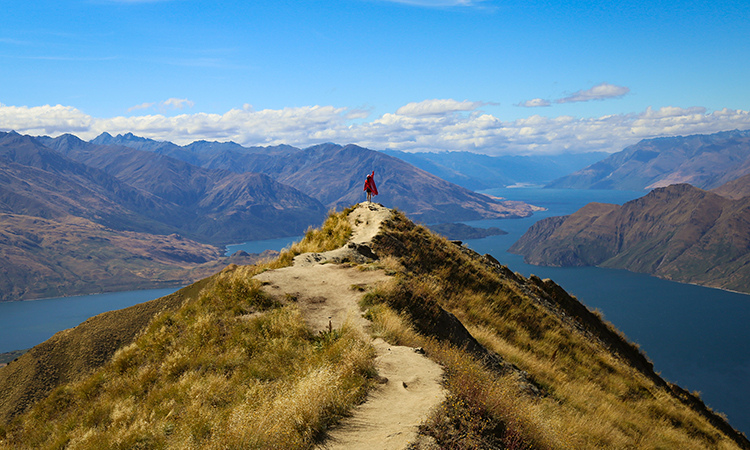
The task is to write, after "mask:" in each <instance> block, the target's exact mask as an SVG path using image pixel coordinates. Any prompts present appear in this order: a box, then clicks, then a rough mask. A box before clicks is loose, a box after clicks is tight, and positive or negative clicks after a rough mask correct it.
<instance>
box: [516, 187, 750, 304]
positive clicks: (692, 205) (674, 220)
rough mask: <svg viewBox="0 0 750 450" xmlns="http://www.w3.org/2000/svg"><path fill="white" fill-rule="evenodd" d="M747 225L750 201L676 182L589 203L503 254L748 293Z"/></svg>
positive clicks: (543, 223) (540, 225)
mask: <svg viewBox="0 0 750 450" xmlns="http://www.w3.org/2000/svg"><path fill="white" fill-rule="evenodd" d="M735 188H736V186H735ZM748 223H750V197H744V198H741V199H739V200H732V199H731V198H726V197H722V196H719V195H717V194H715V193H713V192H708V191H704V190H702V189H698V188H695V187H693V186H690V185H688V184H678V185H672V186H669V187H666V188H659V189H654V190H653V191H652V192H651V193H649V194H648V195H646V196H644V197H642V198H639V199H636V200H633V201H630V202H628V203H626V204H624V205H622V206H619V205H608V204H601V203H591V204H588V205H586V206H585V207H583V208H581V209H580V210H578V211H577V212H575V213H574V214H572V215H570V216H565V217H551V218H547V219H544V220H540V221H539V222H537V223H536V224H535V225H534V226H532V227H531V228H529V230H528V231H527V232H526V234H524V236H523V237H522V238H521V239H519V240H518V242H516V243H515V244H513V246H512V247H511V248H510V250H509V251H510V252H512V253H517V254H520V255H523V256H524V259H525V260H526V262H528V263H530V264H537V265H549V266H587V265H592V266H594V265H595V266H601V267H610V268H617V269H627V270H631V271H634V272H642V273H647V274H651V275H655V276H658V277H661V278H665V279H669V280H674V281H681V282H690V283H697V284H702V285H705V286H711V287H718V288H724V289H731V290H737V291H741V292H750V265H748V262H750V227H748Z"/></svg>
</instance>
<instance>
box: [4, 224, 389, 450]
mask: <svg viewBox="0 0 750 450" xmlns="http://www.w3.org/2000/svg"><path fill="white" fill-rule="evenodd" d="M346 214H347V213H346V212H343V213H331V214H330V215H329V220H328V221H327V222H326V224H324V226H323V227H322V228H321V229H320V230H310V231H308V233H307V234H306V236H305V238H304V239H303V240H302V241H301V242H300V243H298V244H295V245H293V246H292V247H291V248H290V249H289V250H288V251H287V252H285V254H286V256H283V257H282V258H280V259H279V260H276V261H272V262H269V263H266V264H263V265H259V266H244V267H237V266H232V267H228V268H227V269H225V270H224V271H223V272H222V273H220V274H218V275H217V276H215V277H214V281H213V282H212V283H211V284H210V285H209V286H207V287H206V288H205V289H204V290H203V291H202V292H201V293H200V295H199V296H198V297H197V299H195V300H193V301H190V302H187V303H186V304H184V305H183V306H182V308H180V309H178V310H176V311H173V312H163V313H161V314H159V315H157V316H156V317H155V318H154V320H152V322H151V323H150V324H149V326H148V328H147V329H146V330H145V331H144V332H143V333H142V334H141V335H140V336H139V337H138V338H137V339H136V340H135V342H133V343H132V344H131V345H128V346H127V347H124V348H122V349H120V350H118V351H117V353H116V354H115V355H114V357H113V358H112V359H111V361H110V362H109V363H107V364H106V365H105V366H103V367H102V368H100V369H98V370H96V371H95V372H94V373H93V374H92V375H91V376H88V377H86V378H85V379H83V380H81V381H79V382H77V383H72V384H67V385H64V386H61V387H60V388H58V389H56V390H54V391H53V392H52V394H51V395H50V396H49V397H48V398H47V399H46V400H43V401H41V402H39V403H38V404H37V405H36V406H35V407H34V408H32V409H31V410H30V411H28V412H27V413H26V414H24V415H22V416H20V417H18V418H17V419H16V420H15V421H14V422H12V423H11V424H9V425H8V426H7V427H6V428H5V429H3V430H2V434H0V440H1V441H0V444H2V446H4V447H6V448H19V449H28V448H35V449H37V448H38V449H63V448H67V449H104V448H111V449H134V448H143V449H146V448H149V449H191V448H194V449H213V448H216V449H219V448H221V449H227V448H231V449H240V448H242V449H278V448H284V449H303V448H310V447H311V446H312V444H313V443H314V442H315V441H316V439H318V438H319V436H320V435H321V433H324V432H325V430H326V428H327V427H328V426H329V425H330V424H332V423H333V422H335V421H336V420H337V419H338V418H339V417H341V416H342V415H344V414H346V413H347V411H348V410H349V409H350V408H351V407H352V406H353V405H355V404H357V403H359V402H361V401H362V400H363V399H364V396H365V395H366V392H367V391H368V389H369V388H370V387H371V385H372V383H373V381H372V380H373V377H374V376H375V375H376V374H375V370H374V368H373V367H374V366H373V361H374V356H375V355H374V350H373V348H372V347H371V345H370V344H369V343H368V342H366V340H365V339H364V338H363V336H361V335H360V333H359V332H357V331H356V330H354V329H353V328H352V327H350V326H349V325H347V324H345V325H344V326H342V328H340V329H331V330H329V331H328V332H326V333H321V334H318V335H313V334H312V333H311V332H310V331H309V329H308V328H307V326H306V324H305V322H304V321H303V320H302V317H301V314H300V312H299V310H298V309H297V307H296V306H295V305H293V304H292V305H290V306H282V305H280V304H278V303H276V302H274V301H273V300H271V299H270V298H269V297H268V296H267V295H266V294H265V293H264V292H263V291H262V290H261V289H260V283H259V282H258V281H257V280H255V279H253V278H252V277H253V276H254V275H255V274H256V273H259V272H260V271H262V270H266V269H269V268H274V267H279V266H282V265H284V264H286V263H288V262H290V261H291V257H289V256H290V255H292V256H293V255H294V254H295V253H296V254H298V253H302V252H305V251H324V250H327V249H330V248H331V247H333V248H335V247H336V246H339V245H343V244H341V241H342V239H343V240H344V242H345V240H346V238H347V237H348V234H350V233H351V228H350V227H349V226H348V222H347V221H346Z"/></svg>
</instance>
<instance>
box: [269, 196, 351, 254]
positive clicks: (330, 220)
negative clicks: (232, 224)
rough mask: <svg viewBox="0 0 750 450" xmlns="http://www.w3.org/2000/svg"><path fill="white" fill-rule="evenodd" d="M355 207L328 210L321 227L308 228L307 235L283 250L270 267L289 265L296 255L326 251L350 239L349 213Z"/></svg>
mask: <svg viewBox="0 0 750 450" xmlns="http://www.w3.org/2000/svg"><path fill="white" fill-rule="evenodd" d="M353 210H354V207H350V208H347V209H344V210H343V211H340V212H336V211H334V210H331V211H329V212H328V217H327V218H326V221H325V222H323V225H322V226H321V227H320V228H312V227H310V228H308V229H307V231H306V232H305V236H304V237H303V238H302V239H301V240H300V241H299V242H295V243H293V244H292V245H291V246H289V248H286V249H284V250H282V251H281V255H279V257H278V259H277V260H276V261H274V263H273V264H272V265H271V266H270V268H278V267H283V266H289V265H291V264H292V260H293V259H294V257H295V256H297V255H301V254H302V253H308V252H326V251H329V250H335V249H337V248H339V247H341V246H343V245H344V244H346V242H347V241H348V240H349V238H350V237H351V235H352V226H351V224H350V223H349V218H348V217H349V213H351V212H352V211H353Z"/></svg>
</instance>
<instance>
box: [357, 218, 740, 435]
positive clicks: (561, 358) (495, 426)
mask: <svg viewBox="0 0 750 450" xmlns="http://www.w3.org/2000/svg"><path fill="white" fill-rule="evenodd" d="M384 229H385V231H386V232H387V233H389V236H390V237H389V239H387V240H386V239H384V240H382V241H378V242H377V243H376V251H378V252H379V253H380V254H387V255H392V256H394V257H397V258H398V259H399V261H400V262H401V264H402V265H403V266H404V269H403V270H401V272H400V274H399V275H397V277H396V279H397V280H398V281H397V282H395V283H392V284H391V285H388V286H384V287H382V288H381V289H380V290H379V291H377V292H373V293H371V294H369V295H368V296H367V298H366V305H371V306H370V308H371V309H370V311H369V313H368V314H369V317H371V318H373V319H374V320H375V322H376V323H377V324H378V326H377V328H376V329H377V332H378V333H380V334H381V335H382V336H383V337H384V338H386V339H392V340H394V341H395V342H398V343H403V344H405V345H413V346H422V347H424V348H425V349H427V350H428V351H427V353H428V355H429V356H430V357H431V358H434V359H436V360H437V361H439V362H440V363H441V364H443V365H444V366H445V367H446V373H447V374H448V378H447V381H446V386H447V387H448V389H449V391H450V395H449V398H448V400H447V401H446V403H445V404H444V405H443V408H442V410H441V411H440V412H438V414H437V415H436V416H435V417H434V418H433V419H432V420H431V421H429V422H428V423H427V424H425V428H424V430H425V433H427V434H430V435H432V436H433V437H435V438H436V439H437V440H438V442H439V444H440V445H441V446H442V447H443V448H474V447H477V448H482V447H484V448H487V447H492V446H493V445H495V446H498V447H499V448H574V449H627V448H632V449H672V448H675V449H677V448H679V449H698V448H702V449H705V448H712V449H725V448H726V449H728V448H739V447H738V446H737V444H736V443H735V442H734V441H732V440H731V439H729V438H728V437H727V436H726V435H725V434H723V433H721V432H720V431H718V429H717V428H715V427H714V426H712V425H711V424H710V423H709V422H708V421H707V419H706V418H705V417H703V416H702V415H700V414H698V413H697V412H696V411H694V410H692V409H691V408H689V407H687V406H685V405H684V404H683V403H681V402H680V401H679V400H678V399H677V398H676V397H675V396H674V395H672V394H671V393H670V392H669V391H668V389H667V388H665V387H664V386H657V385H655V384H654V382H653V381H652V380H651V379H649V377H647V376H646V375H644V374H643V373H641V372H639V371H638V370H637V369H635V368H634V367H633V366H631V365H630V364H629V363H628V362H627V361H625V360H624V359H622V358H620V357H618V356H616V355H615V354H614V353H612V352H611V351H610V350H608V349H606V348H605V347H604V346H603V345H602V344H601V343H600V342H599V341H598V340H596V339H592V338H591V336H590V335H587V334H583V333H582V332H580V331H579V329H577V328H575V327H572V326H571V325H570V323H569V322H565V321H564V320H562V319H561V318H560V317H559V316H558V315H556V314H553V313H552V312H551V311H550V310H548V309H547V308H546V307H545V306H544V305H543V304H541V303H539V302H538V301H534V300H533V299H532V298H531V297H530V295H531V294H530V292H533V291H534V289H536V288H534V286H533V283H530V282H529V281H528V280H525V279H518V278H516V280H517V281H516V280H514V279H511V278H509V277H507V276H504V275H502V274H501V273H498V272H497V271H495V270H492V269H491V268H489V266H487V264H486V263H485V262H484V261H482V259H481V258H478V257H471V256H470V255H468V254H467V253H466V252H464V251H462V250H461V249H460V248H459V247H457V246H455V245H453V244H450V243H449V242H447V241H446V240H445V239H442V238H440V237H438V236H435V235H432V234H431V233H429V232H428V231H427V230H426V229H424V228H423V227H419V226H414V225H413V224H411V223H410V222H408V221H406V220H405V219H404V218H403V217H399V215H398V214H397V215H396V217H395V219H393V220H392V221H390V222H389V223H387V224H386V226H385V227H384ZM393 238H396V239H398V240H399V241H400V243H401V244H404V245H403V247H402V246H401V245H394V244H393ZM394 266H395V265H394ZM524 283H526V284H525V285H524ZM431 305H432V306H431ZM437 307H442V308H444V309H446V310H448V311H450V312H452V313H453V314H454V315H456V317H458V318H459V319H460V320H461V322H462V323H463V324H464V325H466V326H467V327H468V329H469V330H470V332H471V334H472V335H473V336H474V337H475V338H476V339H477V340H478V341H479V342H480V343H481V344H482V345H483V346H484V347H486V348H488V349H489V350H491V351H493V352H495V353H496V354H498V355H500V356H502V357H503V359H505V360H506V361H508V362H510V363H512V364H514V365H516V366H517V367H519V368H520V369H522V370H523V371H525V372H526V373H528V378H529V379H530V380H531V381H532V382H533V384H535V385H536V386H538V387H539V388H540V389H541V395H532V394H530V393H529V390H528V389H526V388H524V383H525V381H523V380H521V379H518V378H514V377H513V376H511V375H502V376H501V375H498V374H497V373H495V372H494V371H492V370H489V369H487V368H485V367H484V366H483V365H482V364H480V363H478V362H476V361H475V360H473V358H472V357H471V356H470V355H469V354H467V353H465V352H461V351H459V350H456V349H453V348H450V347H448V346H446V344H444V343H443V344H441V343H437V342H436V341H435V340H434V339H433V338H428V337H426V335H429V334H431V332H430V330H429V329H424V327H423V329H418V328H415V327H414V324H416V323H430V319H429V317H428V316H430V315H431V314H434V311H435V308H437ZM610 327H611V326H610ZM611 331H612V335H613V336H614V337H613V339H614V338H621V337H622V336H621V335H618V334H617V333H619V332H617V331H616V330H611Z"/></svg>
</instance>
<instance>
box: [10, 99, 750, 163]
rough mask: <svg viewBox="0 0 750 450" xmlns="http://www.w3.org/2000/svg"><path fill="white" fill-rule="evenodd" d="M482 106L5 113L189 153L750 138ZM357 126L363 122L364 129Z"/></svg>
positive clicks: (672, 110)
mask: <svg viewBox="0 0 750 450" xmlns="http://www.w3.org/2000/svg"><path fill="white" fill-rule="evenodd" d="M479 105H481V103H479V102H457V101H454V100H427V101H424V102H419V103H410V104H408V105H405V106H403V107H401V108H399V109H398V110H397V111H396V112H395V113H388V114H383V115H382V116H380V117H378V118H375V119H373V120H369V121H366V120H365V121H361V119H363V118H364V117H363V116H364V112H363V111H361V110H357V109H352V110H350V109H348V108H337V107H333V106H305V107H296V108H284V109H277V110H273V109H264V110H260V111H256V110H254V109H253V107H252V106H251V105H247V104H246V105H244V106H243V107H242V108H239V109H232V110H230V111H227V112H226V113H224V114H206V113H195V114H180V115H177V116H174V117H167V116H165V115H163V114H151V115H139V116H133V117H124V116H119V117H112V118H95V117H92V116H89V115H87V114H85V113H83V112H81V111H79V110H77V109H76V108H73V107H70V106H62V105H56V106H49V105H46V106H37V107H26V106H20V107H19V106H6V105H3V104H0V130H3V131H9V130H15V131H17V132H19V133H22V134H29V135H32V136H37V135H48V136H59V135H60V134H63V133H72V134H75V135H77V136H78V137H80V138H82V139H85V140H90V139H93V138H94V137H96V136H97V135H99V134H101V133H102V132H105V131H107V132H109V133H112V134H124V133H128V132H132V133H134V134H136V135H139V136H143V137H146V138H151V139H156V140H168V141H172V142H175V143H177V144H180V145H184V144H188V143H190V142H193V141H196V140H200V139H205V140H217V141H234V142H237V143H239V144H242V145H246V146H252V145H278V144H289V145H294V146H297V147H307V146H310V145H315V144H319V143H323V142H337V143H340V144H348V143H355V144H358V145H362V146H364V147H368V148H372V149H384V148H390V149H396V150H403V151H445V150H454V151H473V152H479V153H486V154H555V153H562V152H585V151H609V152H614V151H619V150H622V149H623V148H624V147H626V146H627V145H630V144H633V143H635V142H637V141H639V140H641V139H647V138H653V137H658V136H673V135H689V134H708V133H715V132H718V131H725V130H733V129H740V130H748V129H750V112H748V111H743V110H733V109H728V108H725V109H722V110H718V111H714V112H708V111H707V110H706V108H703V107H692V108H679V107H672V106H668V107H663V108H650V107H649V108H647V109H646V110H645V111H643V112H639V113H630V114H612V115H606V116H601V117H590V118H574V117H570V116H559V117H544V116H540V115H532V116H530V117H526V118H521V119H517V120H513V121H503V120H500V119H498V118H497V117H495V116H493V115H491V114H486V113H482V112H479V111H477V110H476V108H478V107H479ZM355 119H358V120H356V121H355Z"/></svg>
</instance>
